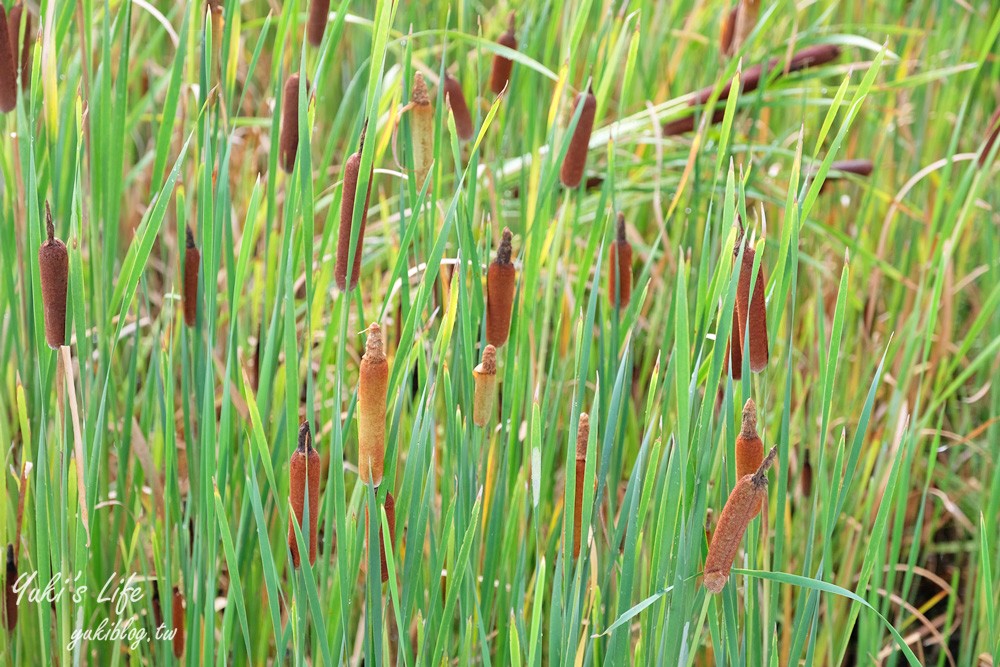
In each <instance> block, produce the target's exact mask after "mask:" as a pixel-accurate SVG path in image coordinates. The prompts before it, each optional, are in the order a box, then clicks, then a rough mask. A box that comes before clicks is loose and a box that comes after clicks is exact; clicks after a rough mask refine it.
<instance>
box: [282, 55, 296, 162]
mask: <svg viewBox="0 0 1000 667" xmlns="http://www.w3.org/2000/svg"><path fill="white" fill-rule="evenodd" d="M298 149H299V75H298V74H292V75H291V76H289V77H288V79H287V80H286V81H285V88H284V93H283V95H282V101H281V138H280V142H279V151H280V152H279V155H278V158H279V160H280V162H281V168H282V169H284V170H285V171H286V172H287V173H289V174H290V173H292V169H293V168H294V167H295V156H296V154H297V153H298Z"/></svg>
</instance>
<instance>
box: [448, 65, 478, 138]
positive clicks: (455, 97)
mask: <svg viewBox="0 0 1000 667" xmlns="http://www.w3.org/2000/svg"><path fill="white" fill-rule="evenodd" d="M444 96H445V101H446V102H447V103H448V107H449V108H450V109H451V115H452V118H454V119H455V133H456V134H457V135H458V138H459V140H461V141H468V140H469V139H471V138H472V134H473V128H472V115H471V114H470V113H469V105H468V104H467V103H466V101H465V95H464V94H463V93H462V84H460V83H459V82H458V79H456V78H455V77H453V76H452V75H451V74H448V73H447V72H445V75H444Z"/></svg>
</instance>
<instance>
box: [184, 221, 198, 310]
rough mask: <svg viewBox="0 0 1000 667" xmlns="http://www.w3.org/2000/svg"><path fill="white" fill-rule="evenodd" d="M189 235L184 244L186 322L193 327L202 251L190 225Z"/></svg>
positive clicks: (188, 228) (187, 229) (186, 231)
mask: <svg viewBox="0 0 1000 667" xmlns="http://www.w3.org/2000/svg"><path fill="white" fill-rule="evenodd" d="M185 234H186V237H187V240H186V243H185V245H184V297H183V300H182V302H181V305H182V306H183V308H184V323H185V324H186V325H187V326H189V327H193V326H194V325H195V318H196V317H197V316H198V270H199V268H200V266H201V252H199V251H198V248H197V246H195V244H194V234H193V233H192V231H191V228H190V227H187V228H186V229H185Z"/></svg>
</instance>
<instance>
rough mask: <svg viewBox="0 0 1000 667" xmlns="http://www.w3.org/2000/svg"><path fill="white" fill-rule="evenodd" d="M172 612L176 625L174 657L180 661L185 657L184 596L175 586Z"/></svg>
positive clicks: (174, 628)
mask: <svg viewBox="0 0 1000 667" xmlns="http://www.w3.org/2000/svg"><path fill="white" fill-rule="evenodd" d="M171 612H172V613H171V615H172V616H173V624H174V627H173V630H174V640H173V644H174V657H175V658H177V659H180V657H181V656H182V655H184V595H183V594H182V593H181V589H180V587H178V586H174V600H173V603H172V609H171Z"/></svg>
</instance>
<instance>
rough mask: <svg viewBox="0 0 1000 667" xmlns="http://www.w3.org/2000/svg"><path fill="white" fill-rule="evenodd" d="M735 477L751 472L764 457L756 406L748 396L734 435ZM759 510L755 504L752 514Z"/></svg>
mask: <svg viewBox="0 0 1000 667" xmlns="http://www.w3.org/2000/svg"><path fill="white" fill-rule="evenodd" d="M735 449H736V479H741V478H742V477H744V476H745V475H750V474H753V473H754V472H756V471H757V468H759V467H760V464H761V461H762V460H763V458H764V442H763V441H762V440H761V439H760V435H758V434H757V406H756V405H754V402H753V399H750V398H748V399H747V402H746V404H744V406H743V422H742V425H741V429H740V434H739V435H738V436H737V437H736V447H735ZM759 511H760V503H758V504H757V507H756V510H755V511H754V516H756V515H757V513H758V512H759Z"/></svg>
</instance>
